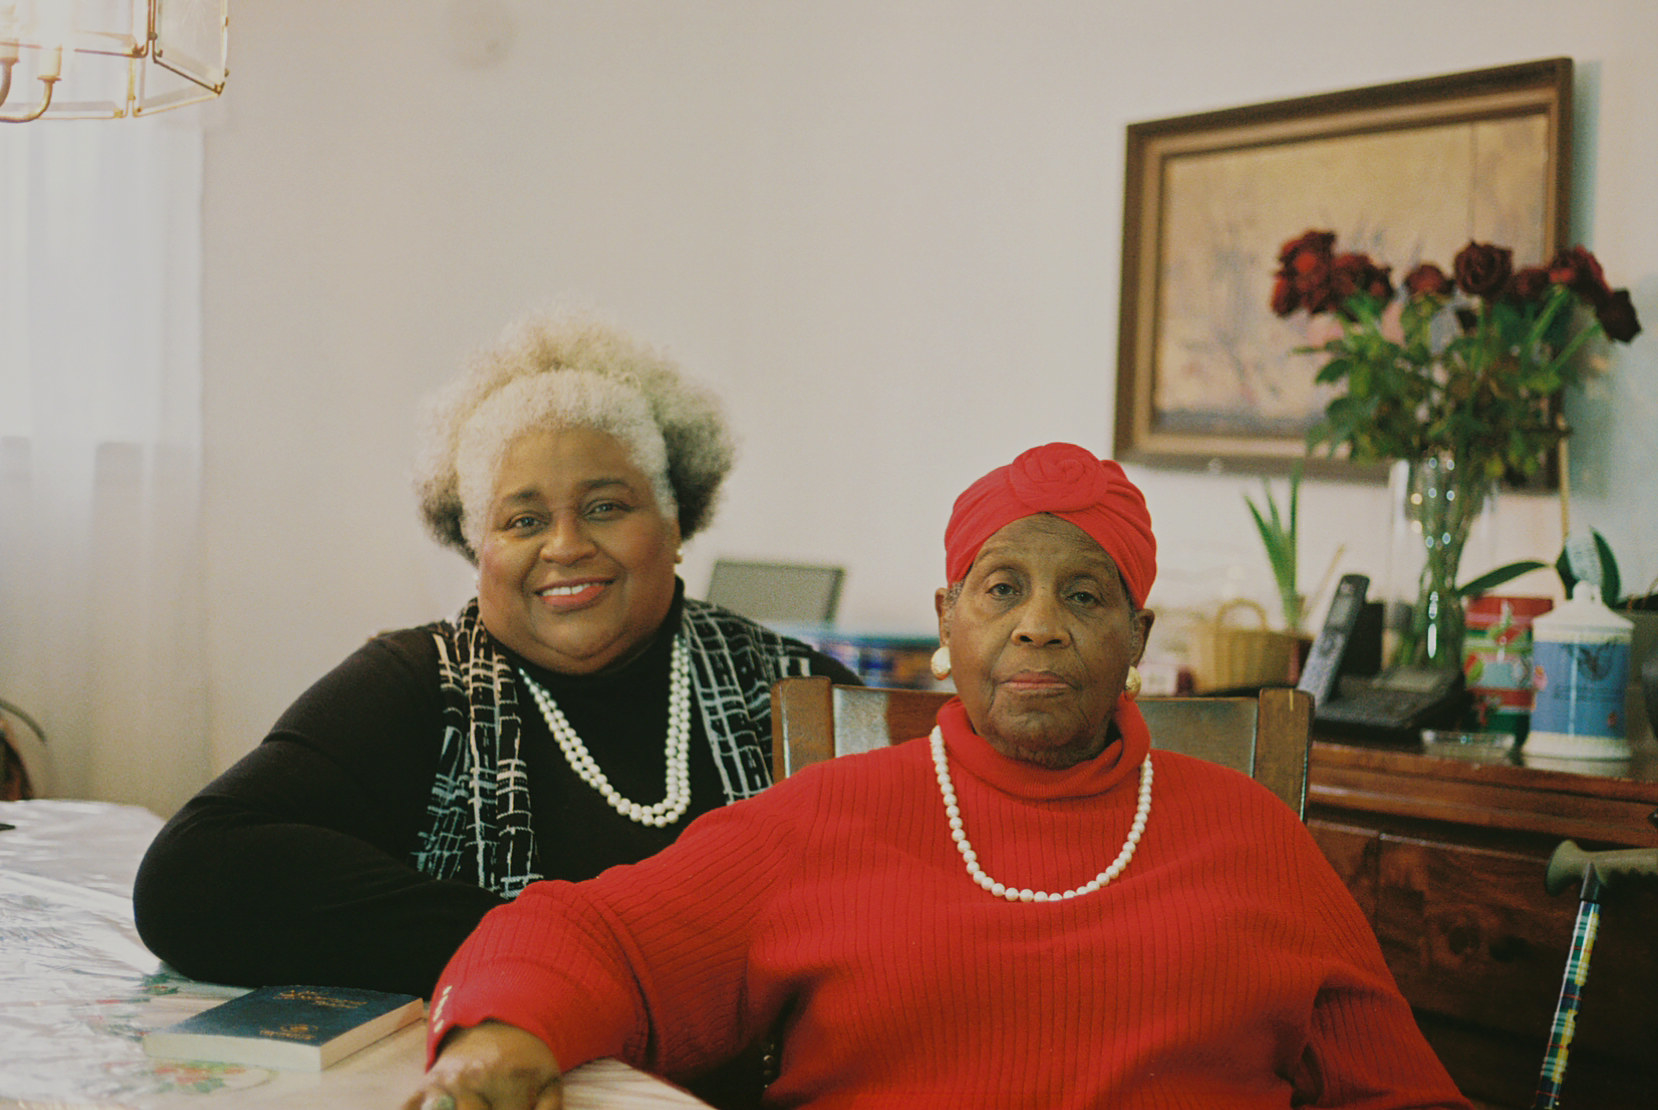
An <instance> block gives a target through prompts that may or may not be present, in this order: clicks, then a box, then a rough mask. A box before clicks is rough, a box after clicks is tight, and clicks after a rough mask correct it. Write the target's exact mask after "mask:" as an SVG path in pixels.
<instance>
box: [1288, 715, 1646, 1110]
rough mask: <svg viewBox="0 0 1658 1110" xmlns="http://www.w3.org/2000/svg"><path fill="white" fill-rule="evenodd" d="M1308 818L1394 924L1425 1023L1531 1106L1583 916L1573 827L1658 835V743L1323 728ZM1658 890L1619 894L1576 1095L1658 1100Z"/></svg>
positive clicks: (1597, 1104) (1408, 990)
mask: <svg viewBox="0 0 1658 1110" xmlns="http://www.w3.org/2000/svg"><path fill="white" fill-rule="evenodd" d="M1307 823H1308V827H1309V828H1310V829H1311V830H1312V833H1313V836H1314V837H1315V838H1316V839H1317V841H1318V843H1319V845H1320V847H1321V848H1323V850H1324V853H1325V855H1326V856H1328V857H1329V859H1330V861H1331V862H1332V863H1333V864H1334V865H1335V868H1336V870H1337V872H1339V873H1340V874H1341V876H1342V878H1343V879H1344V880H1346V882H1347V884H1348V886H1349V887H1350V888H1351V889H1352V891H1353V894H1354V896H1355V897H1356V898H1357V899H1358V902H1359V905H1360V906H1361V907H1363V909H1364V911H1365V913H1366V914H1367V915H1368V916H1369V918H1370V920H1371V923H1372V924H1373V925H1374V927H1375V929H1376V935H1377V938H1378V939H1379V940H1380V941H1381V945H1382V951H1383V953H1384V954H1385V955H1386V957H1387V961H1388V964H1389V966H1390V967H1391V968H1392V970H1393V974H1394V976H1395V977H1396V978H1397V979H1398V981H1399V986H1400V988H1401V989H1402V990H1403V991H1404V993H1405V996H1406V997H1407V998H1409V999H1410V1001H1411V1004H1412V1005H1413V1006H1414V1007H1415V1008H1416V1013H1417V1020H1418V1022H1419V1024H1420V1025H1421V1027H1422V1031H1423V1033H1425V1034H1426V1035H1427V1037H1428V1040H1429V1041H1430V1042H1431V1043H1432V1044H1433V1046H1434V1049H1435V1050H1436V1051H1437V1052H1438V1053H1439V1056H1440V1059H1442V1060H1443V1061H1444V1062H1445V1065H1446V1067H1447V1068H1448V1069H1449V1070H1450V1072H1451V1074H1452V1076H1453V1077H1455V1079H1456V1080H1457V1082H1458V1084H1459V1085H1460V1086H1461V1087H1462V1089H1463V1091H1464V1093H1466V1094H1467V1095H1468V1096H1469V1098H1471V1099H1474V1100H1476V1102H1477V1103H1479V1104H1481V1105H1485V1106H1490V1107H1504V1108H1508V1107H1513V1108H1518V1110H1524V1108H1526V1107H1529V1106H1531V1104H1532V1095H1533V1093H1534V1091H1535V1089H1536V1084H1537V1076H1538V1071H1539V1069H1540V1067H1541V1065H1542V1061H1543V1053H1544V1049H1545V1047H1546V1045H1547V1043H1548V1036H1549V1028H1550V1025H1551V1023H1552V1020H1553V1017H1554V1009H1555V1003H1556V1001H1557V1000H1558V998H1559V994H1560V984H1561V979H1562V976H1563V972H1564V969H1565V963H1566V956H1567V953H1568V952H1569V951H1570V948H1571V938H1572V927H1573V923H1574V921H1575V920H1576V916H1577V907H1578V898H1577V887H1576V884H1574V885H1573V886H1572V888H1571V889H1570V890H1568V891H1565V892H1562V893H1561V894H1560V895H1558V896H1551V895H1550V894H1549V893H1548V892H1547V891H1546V890H1545V889H1544V882H1543V876H1544V871H1545V865H1546V863H1547V861H1548V858H1549V856H1550V855H1551V854H1552V853H1553V851H1554V849H1555V847H1556V846H1557V845H1558V844H1559V843H1560V842H1561V841H1562V840H1567V839H1570V840H1574V841H1576V842H1577V843H1578V844H1579V845H1581V846H1582V847H1583V848H1585V849H1587V850H1591V851H1594V850H1599V849H1603V848H1627V847H1653V848H1658V757H1654V756H1653V755H1652V753H1649V752H1646V751H1642V752H1641V753H1640V755H1639V756H1638V757H1637V759H1635V760H1633V761H1631V762H1629V763H1620V764H1614V765H1611V766H1610V767H1608V766H1596V765H1594V764H1585V763H1580V764H1575V765H1560V766H1558V767H1554V768H1544V767H1539V766H1523V765H1519V764H1517V763H1515V762H1513V761H1511V760H1508V759H1503V758H1495V759H1493V758H1467V757H1459V756H1436V755H1428V754H1424V753H1423V752H1422V751H1421V750H1404V749H1390V748H1385V747H1378V746H1375V745H1370V744H1362V745H1361V744H1349V743H1342V742H1336V741H1324V740H1315V741H1314V743H1313V749H1312V756H1311V767H1310V770H1309V776H1308V805H1307ZM1655 1001H1658V889H1654V888H1653V884H1637V885H1634V886H1630V887H1628V888H1626V889H1622V890H1617V889H1615V890H1613V891H1611V892H1609V893H1608V894H1607V896H1606V898H1605V899H1604V900H1603V903H1602V916H1601V925H1600V934H1599V937H1598V939H1597V940H1596V942H1595V946H1594V949H1593V952H1592V958H1591V960H1590V964H1589V975H1588V981H1587V983H1586V984H1585V987H1584V991H1583V1002H1582V1009H1581V1011H1580V1013H1579V1015H1578V1025H1577V1034H1576V1038H1575V1039H1574V1041H1573V1043H1572V1048H1571V1052H1570V1055H1569V1057H1568V1061H1567V1068H1566V1082H1565V1087H1564V1089H1563V1091H1562V1097H1561V1104H1562V1105H1563V1106H1567V1107H1585V1108H1588V1107H1594V1108H1597V1110H1615V1108H1619V1107H1639V1108H1641V1110H1651V1108H1652V1107H1653V1106H1655V1105H1658V1021H1655V1020H1654V1016H1653V1015H1654V1008H1655V1005H1654V1004H1655Z"/></svg>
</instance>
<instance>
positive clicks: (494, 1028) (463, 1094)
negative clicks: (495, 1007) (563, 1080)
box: [403, 1021, 564, 1110]
mask: <svg viewBox="0 0 1658 1110" xmlns="http://www.w3.org/2000/svg"><path fill="white" fill-rule="evenodd" d="M560 1075H561V1073H560V1072H559V1070H558V1061H557V1060H555V1059H553V1052H552V1049H550V1048H548V1047H547V1046H546V1045H545V1044H544V1043H542V1041H541V1038H539V1037H537V1036H535V1035H534V1034H533V1033H527V1032H525V1031H524V1030H522V1029H520V1028H518V1027H517V1026H515V1025H507V1024H505V1023H504V1022H499V1021H486V1022H484V1023H482V1024H481V1025H475V1026H473V1027H471V1028H470V1029H460V1030H457V1031H456V1032H454V1033H452V1034H450V1036H449V1037H448V1038H447V1039H446V1040H445V1041H444V1042H443V1048H442V1049H441V1050H440V1051H439V1052H438V1058H437V1059H436V1060H435V1061H433V1063H432V1067H431V1070H429V1071H428V1072H427V1073H426V1077H425V1079H424V1080H423V1081H422V1082H421V1085H420V1089H419V1090H418V1091H416V1092H415V1093H414V1095H412V1096H411V1097H410V1098H409V1099H408V1100H407V1101H406V1102H404V1103H403V1110H485V1108H486V1107H487V1108H489V1110H559V1108H560V1107H562V1106H563V1105H564V1098H563V1093H562V1090H561V1084H560V1082H559V1078H560Z"/></svg>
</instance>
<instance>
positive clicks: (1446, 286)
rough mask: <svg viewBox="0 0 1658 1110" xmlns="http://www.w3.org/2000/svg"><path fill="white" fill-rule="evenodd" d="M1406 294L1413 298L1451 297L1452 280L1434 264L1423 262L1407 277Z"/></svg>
mask: <svg viewBox="0 0 1658 1110" xmlns="http://www.w3.org/2000/svg"><path fill="white" fill-rule="evenodd" d="M1405 292H1406V293H1408V294H1410V295H1411V296H1413V297H1449V296H1450V295H1451V279H1450V278H1449V277H1447V276H1445V271H1444V270H1441V269H1440V268H1439V267H1438V266H1435V265H1434V264H1433V263H1432V262H1423V263H1421V264H1420V265H1418V266H1417V267H1416V269H1414V270H1412V271H1411V272H1410V273H1408V274H1406V275H1405Z"/></svg>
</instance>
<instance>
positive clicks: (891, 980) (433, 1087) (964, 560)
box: [407, 444, 1467, 1110]
mask: <svg viewBox="0 0 1658 1110" xmlns="http://www.w3.org/2000/svg"><path fill="white" fill-rule="evenodd" d="M945 554H946V559H945V563H946V581H947V583H948V585H947V586H946V588H944V589H941V590H940V591H939V594H938V600H937V606H938V613H939V639H940V641H941V645H942V646H941V648H940V652H939V656H940V658H939V659H938V661H937V662H938V668H939V669H940V670H950V671H952V672H953V675H954V679H955V684H956V688H957V691H958V693H959V697H958V698H956V699H955V700H952V701H951V702H950V703H949V704H947V705H946V706H945V708H944V709H943V710H942V711H941V712H940V714H939V718H938V727H937V728H935V729H934V730H933V733H932V735H931V736H930V737H925V738H919V739H916V740H914V741H912V742H910V743H907V744H903V745H899V746H897V747H893V748H888V749H885V750H882V751H877V752H871V753H868V754H865V755H858V756H849V757H843V758H840V759H836V760H832V761H830V762H828V763H824V764H820V765H817V766H814V767H810V768H807V769H806V770H804V771H802V772H801V773H800V774H798V775H796V776H793V777H791V778H790V779H788V780H787V781H785V782H783V783H780V784H779V785H777V786H775V787H773V788H772V789H770V790H768V791H766V792H765V793H764V794H762V795H759V796H757V797H755V798H753V799H750V800H748V801H744V802H742V803H739V804H737V805H734V806H729V807H726V808H725V809H722V810H719V811H717V812H714V813H710V814H708V815H706V816H704V817H702V818H699V819H698V820H697V821H696V822H695V823H694V824H693V825H692V827H691V828H690V829H688V830H687V831H686V832H685V834H684V835H683V836H682V837H681V838H680V839H679V841H678V842H677V843H676V844H675V845H674V846H673V847H671V848H669V849H668V850H666V851H664V852H662V853H661V854H660V855H658V856H656V857H654V858H652V859H649V860H646V861H644V862H642V863H639V864H636V865H632V866H629V867H620V868H615V869H612V870H611V871H608V872H606V873H605V874H604V875H601V876H599V877H598V878H597V879H593V880H591V881H589V882H584V883H580V884H575V885H571V884H556V883H545V884H537V885H535V886H532V887H531V888H530V889H529V890H528V891H526V892H525V894H524V895H523V896H522V897H520V898H519V899H518V901H517V902H515V903H514V904H512V905H510V906H506V907H503V908H501V909H498V910H495V911H493V912H492V913H491V914H490V915H489V916H488V917H487V918H486V919H485V920H484V922H483V924H482V925H481V926H480V928H479V929H478V931H477V932H476V933H475V934H474V935H473V937H472V938H471V939H470V940H469V941H468V942H467V943H466V945H465V946H464V947H463V948H462V949H461V950H460V952H459V953H457V955H456V957H455V959H454V960H453V962H452V963H451V964H450V967H449V969H448V970H447V971H446V972H445V974H444V977H443V979H442V981H441V983H440V986H439V989H438V992H437V994H436V996H435V999H434V1004H433V1009H432V1015H431V1041H430V1045H431V1051H432V1053H433V1063H432V1066H431V1068H430V1070H429V1072H428V1073H427V1077H426V1081H425V1084H424V1085H423V1087H422V1089H421V1090H420V1091H419V1092H417V1093H416V1095H415V1096H413V1097H412V1098H411V1099H410V1100H409V1102H408V1104H407V1106H408V1107H409V1108H411V1110H412V1108H417V1107H423V1106H424V1107H427V1108H428V1110H433V1108H439V1107H457V1108H458V1110H469V1108H470V1107H474V1106H483V1105H489V1106H492V1107H495V1108H497V1110H504V1108H511V1107H525V1108H528V1107H535V1108H536V1110H545V1108H547V1107H555V1106H558V1105H559V1098H558V1076H559V1074H560V1069H561V1068H568V1067H573V1066H575V1065H577V1064H580V1063H583V1062H585V1061H587V1060H591V1059H594V1058H596V1057H602V1056H619V1057H621V1058H623V1059H626V1060H628V1061H629V1062H631V1063H634V1064H636V1065H638V1066H640V1067H643V1068H646V1069H649V1070H652V1071H655V1072H658V1073H660V1074H662V1075H665V1076H668V1077H670V1078H681V1079H683V1078H688V1077H691V1076H694V1075H696V1074H698V1073H699V1072H702V1071H704V1070H706V1069H708V1068H710V1067H712V1066H714V1065H715V1064H717V1063H719V1062H721V1061H723V1060H725V1059H728V1058H729V1057H731V1056H732V1055H733V1054H735V1053H736V1052H738V1051H739V1050H741V1049H742V1048H743V1047H744V1046H745V1045H747V1044H749V1043H751V1042H753V1041H754V1040H755V1039H757V1038H760V1037H762V1036H765V1035H768V1034H775V1035H777V1036H778V1037H779V1043H780V1046H781V1054H780V1058H779V1071H778V1074H777V1077H776V1079H775V1080H774V1081H773V1082H772V1083H771V1084H770V1086H769V1087H768V1088H767V1090H766V1092H765V1096H764V1101H765V1104H766V1105H767V1106H778V1107H785V1106H810V1107H836V1106H847V1105H853V1104H856V1105H857V1106H860V1107H864V1106H870V1107H894V1108H897V1107H902V1108H904V1110H915V1108H917V1107H932V1106H938V1107H946V1106H947V1107H951V1108H959V1107H975V1106H983V1107H1006V1106H1040V1107H1044V1108H1049V1110H1052V1108H1062V1107H1079V1108H1080V1107H1105V1106H1110V1107H1114V1108H1115V1107H1142V1106H1144V1107H1152V1106H1155V1107H1215V1106H1226V1107H1231V1108H1244V1107H1251V1108H1252V1107H1260V1108H1263V1110H1264V1108H1268V1107H1271V1108H1274V1110H1280V1108H1287V1107H1291V1106H1328V1107H1350V1108H1359V1107H1363V1108H1366V1110H1382V1108H1399V1107H1466V1105H1467V1103H1466V1102H1465V1101H1464V1100H1463V1099H1462V1098H1461V1096H1460V1095H1459V1094H1458V1093H1457V1091H1456V1088H1455V1086H1454V1085H1453V1084H1452V1083H1451V1081H1450V1079H1449V1077H1448V1076H1447V1075H1446V1073H1445V1071H1444V1069H1443V1068H1442V1067H1441V1066H1440V1064H1439V1062H1438V1061H1437V1060H1436V1059H1434V1057H1433V1054H1432V1052H1431V1051H1430V1050H1429V1048H1428V1047H1427V1045H1426V1043H1425V1042H1424V1041H1423V1039H1422V1037H1421V1034H1420V1033H1419V1032H1418V1030H1417V1029H1416V1026H1415V1024H1414V1022H1413V1020H1412V1017H1411V1013H1410V1009H1409V1006H1408V1005H1407V1004H1406V1002H1405V1000H1404V998H1403V997H1402V996H1401V995H1400V994H1399V991H1398V989H1397V987H1396V986H1395V985H1394V983H1393V980H1392V978H1391V977H1390V975H1389V973H1388V970H1387V967H1386V965H1385V964H1384V963H1383V961H1382V957H1381V953H1380V951H1379V949H1378V947H1377V944H1376V941H1375V939H1374V937H1373V936H1372V935H1371V933H1370V930H1369V928H1368V927H1367V925H1366V923H1365V920H1364V918H1363V916H1362V915H1361V913H1360V912H1359V910H1358V908H1357V907H1356V906H1355V905H1354V904H1353V901H1352V899H1351V897H1349V895H1348V894H1347V891H1346V889H1345V888H1344V887H1343V886H1342V884H1341V882H1340V881H1339V879H1338V878H1337V877H1336V875H1335V874H1334V873H1333V872H1332V871H1331V869H1330V867H1329V866H1328V865H1327V864H1326V863H1325V861H1324V859H1323V857H1322V856H1321V855H1320V854H1319V851H1318V849H1317V847H1316V846H1315V845H1314V843H1313V841H1312V839H1311V837H1310V836H1308V834H1307V832H1306V830H1305V828H1304V827H1303V826H1302V824H1301V822H1300V820H1299V819H1298V818H1297V815H1296V814H1294V813H1292V812H1291V811H1290V810H1289V809H1288V808H1286V807H1285V806H1284V805H1283V804H1282V803H1281V802H1280V801H1278V799H1276V798H1275V797H1273V796H1272V795H1271V794H1270V793H1269V792H1268V791H1267V790H1265V789H1264V788H1263V787H1261V786H1259V785H1258V784H1256V783H1255V782H1253V781H1252V780H1250V779H1249V778H1248V777H1247V776H1244V775H1241V774H1238V773H1236V772H1233V771H1229V770H1226V769H1223V768H1221V767H1218V766H1215V765H1213V764H1209V763H1205V762H1203V761H1200V760H1196V759H1191V758H1187V757H1183V756H1180V755H1176V754H1173V753H1168V752H1161V751H1160V752H1157V753H1155V755H1153V753H1152V752H1151V750H1150V738H1149V736H1148V735H1147V731H1146V725H1145V721H1144V719H1143V718H1142V716H1141V714H1140V712H1139V710H1138V709H1137V708H1136V707H1135V704H1134V700H1133V699H1134V693H1135V690H1136V689H1137V687H1138V681H1137V675H1136V673H1135V671H1134V665H1135V664H1136V663H1137V662H1138V660H1139V658H1140V656H1141V653H1142V652H1143V650H1144V648H1145V643H1146V637H1147V635H1148V634H1149V633H1150V631H1151V626H1152V620H1153V618H1152V614H1151V613H1150V612H1149V611H1148V610H1146V609H1144V608H1142V607H1141V603H1142V602H1143V601H1144V599H1145V597H1146V595H1147V592H1148V591H1149V590H1150V588H1151V584H1152V580H1153V577H1154V576H1155V573H1156V544H1155V540H1154V538H1153V535H1152V531H1151V521H1150V517H1149V515H1148V513H1147V511H1146V508H1145V502H1144V499H1143V498H1142V497H1141V495H1140V491H1139V490H1138V489H1137V488H1136V487H1135V486H1134V485H1133V484H1132V483H1131V482H1129V481H1128V479H1127V478H1126V477H1125V476H1124V474H1123V472H1122V470H1121V468H1120V467H1118V466H1117V465H1116V464H1115V463H1113V462H1110V461H1107V460H1100V459H1096V458H1095V457H1094V456H1093V455H1092V454H1091V453H1089V452H1087V451H1085V450H1083V449H1082V448H1080V447H1075V446H1072V445H1069V444H1050V445H1048V446H1045V447H1039V448H1036V449H1033V450H1031V451H1027V452H1025V453H1024V454H1022V455H1020V456H1019V457H1018V458H1017V459H1016V460H1014V462H1013V463H1012V464H1011V465H1009V466H1006V467H1000V468H998V469H997V470H995V471H992V472H991V473H990V474H988V475H986V476H985V477H984V478H982V479H980V480H979V481H978V482H976V483H974V484H973V485H972V486H971V487H970V488H969V489H968V490H967V491H966V492H964V493H963V494H962V495H961V497H960V498H958V499H957V502H956V505H955V511H954V513H953V514H952V516H951V519H950V523H949V526H948V528H947V530H946V533H945Z"/></svg>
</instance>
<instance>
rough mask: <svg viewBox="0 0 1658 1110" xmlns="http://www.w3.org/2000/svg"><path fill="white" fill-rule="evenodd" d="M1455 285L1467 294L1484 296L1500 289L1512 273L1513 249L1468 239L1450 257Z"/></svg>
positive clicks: (1500, 290) (1498, 291)
mask: <svg viewBox="0 0 1658 1110" xmlns="http://www.w3.org/2000/svg"><path fill="white" fill-rule="evenodd" d="M1451 268H1452V269H1453V270H1455V271H1456V277H1457V285H1458V287H1460V288H1461V289H1462V291H1463V292H1464V293H1467V294H1468V295H1469V296H1470V297H1487V296H1490V295H1492V294H1494V293H1500V292H1502V289H1503V286H1505V285H1507V284H1508V278H1509V275H1510V274H1512V273H1513V272H1514V252H1513V251H1511V250H1509V249H1508V248H1507V247H1497V246H1493V245H1491V244H1490V243H1476V242H1474V241H1473V240H1472V239H1470V240H1469V241H1468V245H1467V246H1466V247H1463V248H1462V249H1461V250H1460V251H1458V252H1457V256H1456V258H1454V259H1452V260H1451Z"/></svg>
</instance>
